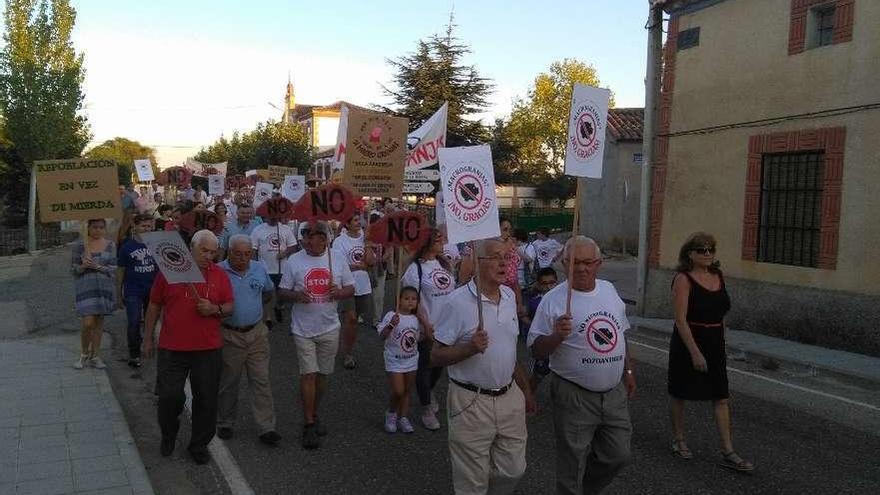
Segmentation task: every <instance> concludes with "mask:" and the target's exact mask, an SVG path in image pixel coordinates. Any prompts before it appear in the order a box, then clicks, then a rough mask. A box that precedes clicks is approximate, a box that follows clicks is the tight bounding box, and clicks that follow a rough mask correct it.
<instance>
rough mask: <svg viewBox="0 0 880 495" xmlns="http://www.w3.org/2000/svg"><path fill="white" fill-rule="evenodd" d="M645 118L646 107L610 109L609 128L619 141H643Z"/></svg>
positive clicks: (612, 135)
mask: <svg viewBox="0 0 880 495" xmlns="http://www.w3.org/2000/svg"><path fill="white" fill-rule="evenodd" d="M644 120H645V109H644V108H609V109H608V130H609V131H610V132H611V137H613V138H614V139H616V140H619V141H620V140H622V141H641V140H642V128H643V127H644Z"/></svg>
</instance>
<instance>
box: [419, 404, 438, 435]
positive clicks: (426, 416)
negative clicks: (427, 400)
mask: <svg viewBox="0 0 880 495" xmlns="http://www.w3.org/2000/svg"><path fill="white" fill-rule="evenodd" d="M422 424H423V425H425V428H427V429H429V430H431V431H436V430H439V429H440V421H437V416H436V415H435V414H434V413H433V412H432V411H431V409H430V408H427V409H425V412H423V413H422Z"/></svg>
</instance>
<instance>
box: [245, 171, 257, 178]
mask: <svg viewBox="0 0 880 495" xmlns="http://www.w3.org/2000/svg"><path fill="white" fill-rule="evenodd" d="M252 175H257V171H256V170H246V171H245V172H244V176H245V177H250V176H252Z"/></svg>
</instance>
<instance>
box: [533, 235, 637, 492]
mask: <svg viewBox="0 0 880 495" xmlns="http://www.w3.org/2000/svg"><path fill="white" fill-rule="evenodd" d="M569 251H572V252H573V254H574V270H573V272H572V273H573V277H572V279H571V280H570V281H566V282H564V283H561V284H559V285H557V286H556V287H555V288H554V289H552V290H550V292H548V293H547V294H546V295H545V296H544V298H543V299H542V300H541V303H540V304H539V305H538V309H537V311H536V313H535V317H534V319H533V320H532V326H531V328H530V329H529V336H528V339H527V345H528V346H529V347H530V348H531V350H532V356H533V357H535V359H544V358H547V357H548V356H549V357H550V369H551V370H552V372H553V373H552V374H553V379H552V382H551V392H550V396H551V397H552V400H553V425H554V429H555V431H556V493H560V494H580V493H599V492H600V491H602V489H604V488H605V487H606V486H607V485H608V484H609V483H611V481H612V480H613V479H614V476H615V475H616V474H617V472H618V471H620V469H621V468H622V467H624V466H625V465H626V464H627V463H629V461H630V458H631V453H630V437H631V436H632V425H631V423H630V418H629V409H628V404H627V402H628V399H629V398H631V397H632V396H633V394H634V393H635V390H636V382H635V377H634V376H633V368H632V364H631V361H630V359H629V355H628V354H627V350H626V347H627V346H626V338H625V333H626V331H627V330H628V329H629V327H630V325H629V320H627V318H626V305H625V304H624V303H623V301H622V300H621V299H620V296H619V295H618V294H617V290H616V289H615V288H614V285H612V284H611V283H610V282H608V281H605V280H597V279H596V274H597V273H598V272H599V267H600V266H601V265H602V253H601V252H600V250H599V246H598V245H597V244H596V243H595V242H594V241H593V240H592V239H589V238H587V237H583V236H577V237H575V238H572V239H570V240H569V241H568V242H567V243H566V246H565V253H564V255H563V263H564V264H566V265H567V264H568V263H569V261H570V260H569ZM569 283H571V284H572V289H573V290H572V295H571V314H568V313H567V312H566V306H567V295H568V284H569Z"/></svg>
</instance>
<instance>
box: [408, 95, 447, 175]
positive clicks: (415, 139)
mask: <svg viewBox="0 0 880 495" xmlns="http://www.w3.org/2000/svg"><path fill="white" fill-rule="evenodd" d="M448 110H449V103H443V105H442V106H440V108H439V109H438V110H437V111H436V112H434V115H432V116H431V118H430V119H428V120H426V121H425V123H424V124H422V125H421V127H419V128H418V129H416V130H414V131H412V132H411V133H409V135H407V137H406V145H407V148H409V150H408V151H407V152H406V169H407V170H418V169H422V168H427V167H430V166H432V165H436V164H437V159H438V156H439V155H438V152H439V150H440V148H442V147H444V146H446V115H447V113H448ZM407 180H413V179H407ZM415 180H437V179H415Z"/></svg>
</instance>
